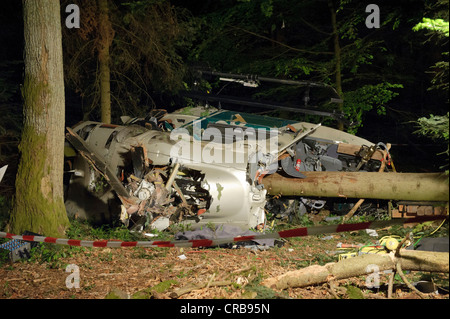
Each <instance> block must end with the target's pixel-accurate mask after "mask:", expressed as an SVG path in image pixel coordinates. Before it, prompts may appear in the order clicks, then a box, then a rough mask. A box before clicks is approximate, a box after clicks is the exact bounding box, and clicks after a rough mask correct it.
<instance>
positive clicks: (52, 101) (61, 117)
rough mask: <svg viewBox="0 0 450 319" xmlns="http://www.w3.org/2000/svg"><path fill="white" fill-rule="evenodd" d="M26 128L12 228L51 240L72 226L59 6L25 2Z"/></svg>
mask: <svg viewBox="0 0 450 319" xmlns="http://www.w3.org/2000/svg"><path fill="white" fill-rule="evenodd" d="M22 3H23V17H24V37H25V48H24V62H25V78H24V84H23V91H22V94H23V98H24V110H23V111H24V127H23V132H22V138H21V142H20V146H19V150H20V162H19V168H18V172H17V178H16V195H15V198H14V206H13V209H12V211H11V219H10V228H11V231H12V232H14V233H22V232H23V231H25V230H29V231H33V232H36V233H40V234H43V235H46V236H56V235H58V236H59V235H63V234H64V231H65V228H66V227H67V226H68V218H67V214H66V210H65V207H64V194H63V161H64V121H65V114H64V112H65V98H64V79H63V58H62V43H61V42H62V41H61V18H60V2H59V0H39V1H36V0H23V1H22Z"/></svg>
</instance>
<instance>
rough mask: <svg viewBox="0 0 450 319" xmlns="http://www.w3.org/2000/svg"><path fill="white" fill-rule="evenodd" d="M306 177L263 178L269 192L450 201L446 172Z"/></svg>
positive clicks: (277, 176) (326, 174)
mask: <svg viewBox="0 0 450 319" xmlns="http://www.w3.org/2000/svg"><path fill="white" fill-rule="evenodd" d="M302 173H303V174H305V175H306V178H305V179H299V178H288V177H283V176H281V175H279V174H273V175H269V176H267V177H265V178H264V179H263V184H264V186H265V187H266V189H267V191H268V193H269V194H272V195H279V194H282V195H284V196H317V197H344V198H373V199H386V200H410V201H448V199H449V187H448V186H449V185H448V176H446V175H445V174H444V173H377V172H373V173H372V172H302Z"/></svg>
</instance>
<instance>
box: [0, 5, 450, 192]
mask: <svg viewBox="0 0 450 319" xmlns="http://www.w3.org/2000/svg"><path fill="white" fill-rule="evenodd" d="M371 2H373V1H371ZM371 2H368V1H356V0H343V1H332V0H328V1H327V0H314V1H313V0H305V1H287V0H234V1H232V0H209V1H208V0H190V1H181V0H173V1H166V0H142V1H131V0H128V1H122V0H111V1H108V6H109V20H110V22H111V29H110V30H109V31H108V32H109V37H110V39H111V43H110V51H109V54H110V62H109V65H110V69H111V80H110V81H111V97H110V98H111V113H112V120H111V121H112V122H114V123H119V118H120V116H122V115H125V114H126V115H131V116H145V114H147V113H148V112H149V111H150V110H151V109H154V108H165V109H167V110H169V111H172V110H174V109H177V108H180V107H184V106H192V105H194V104H195V103H200V102H202V101H194V100H192V99H187V98H184V97H183V94H182V93H183V92H185V91H196V92H198V91H200V92H202V93H213V94H217V93H220V94H226V95H234V96H239V97H242V98H252V99H254V100H265V101H274V102H277V103H284V104H287V105H292V106H304V105H305V96H307V97H308V98H309V99H308V105H307V106H308V107H312V108H314V107H316V108H317V109H325V110H328V111H333V110H337V109H338V108H339V105H336V104H332V103H329V102H328V101H329V99H330V92H329V91H327V90H323V89H320V88H311V89H310V91H308V92H306V89H305V87H298V86H292V85H290V86H286V85H264V84H263V85H261V86H259V87H258V88H248V87H244V86H242V85H240V84H236V83H229V82H220V81H218V78H217V77H215V78H214V77H209V78H205V77H199V76H198V73H197V72H196V70H198V69H203V70H214V71H218V72H230V73H236V74H251V75H258V76H260V77H274V78H279V79H290V80H298V81H314V82H321V83H325V84H327V85H330V86H332V87H333V88H335V89H336V90H337V91H338V92H339V93H340V95H341V96H342V97H343V100H344V103H343V105H341V106H340V107H341V108H342V110H343V111H344V112H345V114H346V117H347V118H348V120H350V121H353V122H354V123H357V124H356V125H353V126H345V127H344V129H345V130H347V131H349V132H352V133H354V134H357V135H359V136H362V137H364V138H367V139H368V140H370V141H372V142H374V143H377V142H383V143H391V144H392V151H391V153H392V156H393V159H394V162H395V166H396V168H397V170H398V171H400V172H430V171H443V170H445V169H446V168H445V165H446V164H447V163H448V129H447V131H446V133H443V134H440V135H439V134H438V135H437V136H436V138H432V136H431V135H432V132H430V131H428V132H425V133H427V134H425V135H423V134H420V133H417V131H418V130H419V129H420V126H419V122H418V120H419V119H420V118H427V119H431V120H430V121H432V120H433V117H432V115H433V116H444V117H445V116H446V115H447V122H446V123H447V124H446V125H448V22H446V30H447V31H446V34H445V27H444V31H442V29H440V28H439V27H436V28H434V27H433V26H432V27H429V26H425V27H416V26H417V25H418V24H419V23H421V22H423V21H424V20H423V19H424V18H429V19H432V20H433V21H441V20H439V19H442V20H443V21H448V1H442V0H438V1H429V0H421V1H419V0H411V1H407V0H402V1H384V0H379V1H376V4H377V5H378V7H379V9H380V27H379V28H367V26H366V23H365V22H366V18H367V17H368V16H369V15H370V12H369V13H368V12H366V11H365V10H366V7H367V5H368V4H369V3H371ZM71 3H74V4H77V5H78V6H79V8H80V21H81V26H80V28H79V29H76V28H74V29H68V28H66V27H65V19H66V17H67V16H68V13H66V12H65V8H66V6H67V5H68V4H71ZM97 4H98V3H97V1H91V0H89V1H88V0H73V1H65V0H64V1H61V20H62V21H61V23H62V25H63V50H64V72H65V90H66V126H71V125H74V124H75V123H77V122H79V121H82V120H88V119H89V120H96V121H99V120H100V106H99V105H100V91H101V88H100V83H99V62H98V54H97V51H98V46H99V43H100V42H101V40H102V39H103V38H104V36H105V35H104V34H102V32H105V31H104V30H101V29H100V28H99V25H98V19H97V17H98V5H97ZM1 7H2V8H1V11H0V167H1V166H3V165H6V164H8V165H9V168H8V172H7V175H6V176H5V179H4V181H3V183H2V184H1V185H0V186H1V192H2V194H12V193H13V185H14V182H13V180H14V176H15V169H16V166H17V162H18V151H17V145H18V143H19V141H20V132H21V126H22V96H21V83H23V17H22V5H21V1H18V0H3V1H2V3H1ZM415 27H416V28H415ZM306 94H309V95H306ZM211 104H213V105H214V103H211ZM221 106H222V107H224V108H230V109H237V110H240V111H247V112H257V113H262V112H264V114H268V115H273V116H279V117H285V118H290V119H296V120H305V121H312V122H319V121H320V122H322V123H323V124H324V125H328V126H331V127H338V123H337V122H336V121H335V120H332V119H330V118H320V117H317V116H311V115H308V116H307V115H304V114H300V113H286V112H279V111H272V112H268V111H267V110H257V109H251V108H249V107H239V106H236V105H227V104H226V103H225V104H224V103H222V104H221ZM422 131H423V130H422ZM431 131H432V130H431ZM445 134H447V135H445ZM441 153H442V154H441ZM438 154H441V155H438Z"/></svg>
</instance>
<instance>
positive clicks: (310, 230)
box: [0, 216, 448, 248]
mask: <svg viewBox="0 0 450 319" xmlns="http://www.w3.org/2000/svg"><path fill="white" fill-rule="evenodd" d="M446 218H448V216H423V217H416V218H401V219H392V220H383V221H374V222H365V223H356V224H339V225H326V226H313V227H301V228H295V229H289V230H282V231H279V232H275V233H266V234H260V235H251V236H240V237H234V238H217V239H194V240H175V241H116V240H95V241H92V240H78V239H64V238H53V237H44V236H27V235H14V234H9V233H4V232H0V238H9V239H18V240H24V241H33V242H41V243H51V244H57V245H69V246H82V247H111V248H117V247H147V248H150V247H188V248H189V247H190V248H197V247H212V246H218V245H222V244H229V243H235V242H242V241H251V240H258V239H277V238H290V237H304V236H310V235H321V234H330V233H340V232H348V231H355V230H364V229H377V228H384V227H387V226H392V225H402V224H408V223H423V222H427V221H434V220H443V219H446Z"/></svg>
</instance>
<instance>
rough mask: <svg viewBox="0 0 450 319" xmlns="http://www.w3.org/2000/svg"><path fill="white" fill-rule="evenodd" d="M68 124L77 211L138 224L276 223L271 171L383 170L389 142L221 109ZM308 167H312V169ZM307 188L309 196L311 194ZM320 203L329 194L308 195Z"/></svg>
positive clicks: (72, 203) (71, 203)
mask: <svg viewBox="0 0 450 319" xmlns="http://www.w3.org/2000/svg"><path fill="white" fill-rule="evenodd" d="M122 121H123V122H124V125H110V124H103V123H98V122H90V121H87V122H82V123H80V124H77V125H75V126H74V127H73V128H68V129H67V131H68V132H67V134H66V139H67V141H68V142H69V143H68V144H66V152H65V153H66V157H68V158H71V160H70V161H67V170H66V173H67V180H69V181H70V182H69V183H68V184H69V186H68V191H67V199H66V208H67V212H68V214H69V215H71V216H77V217H80V218H85V219H89V220H91V221H94V222H99V223H107V222H109V221H110V220H111V219H113V218H114V216H115V215H116V216H120V220H121V221H122V222H123V223H124V224H125V225H127V226H128V227H130V228H143V227H147V226H150V227H151V228H155V229H159V230H163V229H165V228H167V227H169V226H170V225H171V224H174V223H183V224H191V225H192V227H196V226H201V225H205V224H216V225H220V224H229V225H236V226H240V227H241V228H244V229H249V228H255V229H258V228H262V227H264V225H265V223H266V214H265V206H266V204H267V188H266V187H265V186H264V177H265V176H266V175H270V174H272V173H275V172H281V173H282V174H285V175H288V176H290V177H292V178H294V179H304V178H305V177H306V175H305V174H304V173H305V172H309V171H336V172H338V171H349V172H352V171H359V172H364V171H365V172H377V171H378V169H379V167H380V165H381V162H382V160H383V154H384V153H383V151H384V152H386V150H385V149H384V148H385V146H384V144H382V143H379V144H378V145H375V144H373V143H371V142H369V141H367V140H365V139H363V138H360V137H357V136H354V135H351V134H348V133H345V132H342V131H339V130H336V129H332V128H329V127H326V126H322V125H320V124H317V125H314V124H311V123H307V122H296V121H291V120H283V119H278V118H273V117H267V116H261V115H255V114H246V113H242V112H234V111H228V110H222V109H216V108H213V107H209V108H205V107H200V106H199V107H195V108H185V109H181V110H178V111H175V112H173V113H167V112H166V111H164V110H157V111H153V112H152V113H151V114H150V115H149V116H148V117H147V118H145V119H136V118H134V119H132V118H129V117H123V118H122ZM302 172H303V173H302ZM306 195H307V194H306ZM303 202H304V203H305V204H307V205H310V207H313V208H319V206H323V202H324V201H323V200H320V199H308V200H307V201H303Z"/></svg>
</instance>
